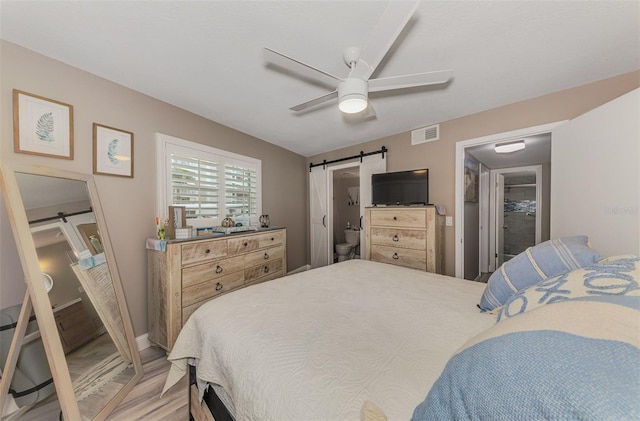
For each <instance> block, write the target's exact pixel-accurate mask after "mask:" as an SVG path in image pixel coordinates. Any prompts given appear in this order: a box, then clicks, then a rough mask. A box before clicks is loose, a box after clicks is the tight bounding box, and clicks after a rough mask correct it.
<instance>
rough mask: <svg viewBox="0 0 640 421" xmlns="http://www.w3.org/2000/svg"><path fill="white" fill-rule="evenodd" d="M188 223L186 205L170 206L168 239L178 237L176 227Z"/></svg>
mask: <svg viewBox="0 0 640 421" xmlns="http://www.w3.org/2000/svg"><path fill="white" fill-rule="evenodd" d="M186 225H187V208H186V207H185V206H169V218H168V225H167V239H169V240H175V239H176V228H182V227H184V226H186Z"/></svg>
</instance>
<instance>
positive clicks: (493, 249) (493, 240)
mask: <svg viewBox="0 0 640 421" xmlns="http://www.w3.org/2000/svg"><path fill="white" fill-rule="evenodd" d="M521 171H531V172H535V173H536V216H535V218H536V234H535V244H538V243H540V241H542V177H543V176H542V165H526V166H523V167H510V168H501V169H497V170H491V171H489V174H490V175H489V177H490V179H491V184H490V187H489V189H490V191H492V193H491V194H490V197H491V198H492V199H490V200H489V272H493V271H495V270H496V269H497V265H498V264H497V263H496V258H497V257H496V255H497V253H498V252H497V243H498V241H497V238H498V236H499V231H498V230H500V229H501V228H500V225H501V224H499V223H498V212H497V211H498V208H499V206H498V201H499V200H498V198H499V197H504V194H502V195H498V191H497V187H498V182H497V177H498V175H504V174H508V173H513V172H521ZM502 188H504V185H503V186H502Z"/></svg>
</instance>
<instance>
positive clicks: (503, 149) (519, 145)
mask: <svg viewBox="0 0 640 421" xmlns="http://www.w3.org/2000/svg"><path fill="white" fill-rule="evenodd" d="M524 147H525V144H524V140H518V141H515V142H507V143H500V144H499V145H496V146H495V151H496V153H510V152H515V151H519V150H522V149H524Z"/></svg>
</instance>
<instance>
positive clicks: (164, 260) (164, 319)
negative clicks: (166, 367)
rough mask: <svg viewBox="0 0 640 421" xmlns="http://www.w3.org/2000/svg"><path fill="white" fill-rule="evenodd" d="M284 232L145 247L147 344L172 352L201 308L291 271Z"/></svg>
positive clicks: (182, 241)
mask: <svg viewBox="0 0 640 421" xmlns="http://www.w3.org/2000/svg"><path fill="white" fill-rule="evenodd" d="M286 245H287V231H286V229H284V228H270V229H262V230H260V231H252V232H242V233H235V234H227V235H218V236H213V237H207V238H200V237H198V238H195V239H190V240H172V241H167V243H166V249H165V250H164V251H161V250H154V249H149V248H147V278H148V279H147V281H148V288H149V290H148V308H149V314H148V317H149V340H150V341H151V342H152V343H154V344H157V345H158V346H160V347H162V348H164V349H166V350H167V351H170V350H171V348H172V347H173V344H174V343H175V341H176V339H177V337H178V333H179V332H180V329H182V326H183V325H184V324H185V323H186V321H187V319H188V318H189V316H191V314H192V313H193V312H194V311H195V310H196V309H197V308H198V307H200V306H201V305H202V304H204V303H206V302H207V301H210V300H211V299H213V298H216V297H219V296H220V295H223V294H225V293H227V292H230V291H233V290H236V289H239V288H242V287H245V286H248V285H252V284H256V283H259V282H264V281H269V280H272V279H275V278H279V277H281V276H284V275H285V274H286V273H287V256H286V250H287V246H286Z"/></svg>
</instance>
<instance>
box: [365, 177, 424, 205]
mask: <svg viewBox="0 0 640 421" xmlns="http://www.w3.org/2000/svg"><path fill="white" fill-rule="evenodd" d="M371 187H372V191H371V196H372V197H371V199H372V200H371V202H372V204H373V205H426V204H428V203H429V170H428V169H421V170H413V171H400V172H389V173H384V174H373V175H372V176H371Z"/></svg>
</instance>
